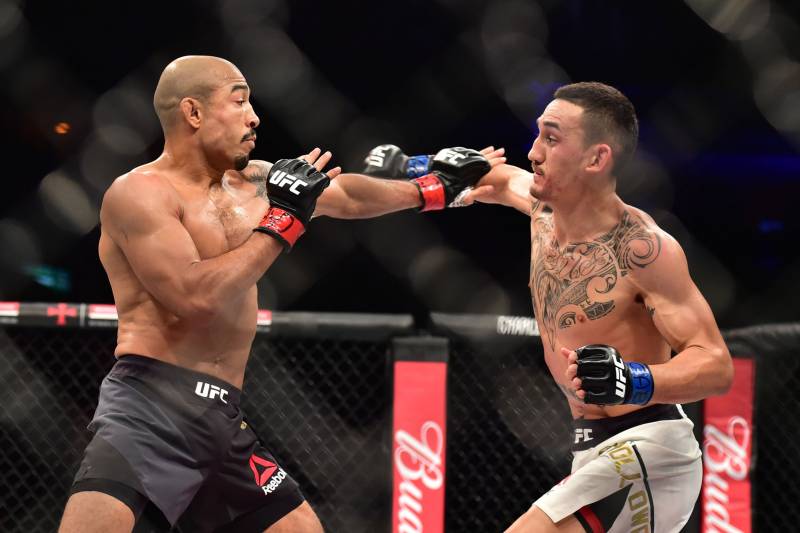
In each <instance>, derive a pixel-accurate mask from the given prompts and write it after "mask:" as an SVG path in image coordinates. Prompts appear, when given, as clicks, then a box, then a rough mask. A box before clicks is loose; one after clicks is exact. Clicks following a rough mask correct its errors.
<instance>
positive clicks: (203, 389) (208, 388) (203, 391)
mask: <svg viewBox="0 0 800 533" xmlns="http://www.w3.org/2000/svg"><path fill="white" fill-rule="evenodd" d="M194 393H195V394H197V395H198V396H200V397H201V398H208V399H209V400H213V399H214V398H216V397H217V396H219V401H221V402H222V403H228V401H227V400H226V399H225V396H227V395H228V391H226V390H225V389H221V388H219V387H217V386H216V385H209V384H208V383H205V382H202V381H198V382H197V386H196V387H195V388H194Z"/></svg>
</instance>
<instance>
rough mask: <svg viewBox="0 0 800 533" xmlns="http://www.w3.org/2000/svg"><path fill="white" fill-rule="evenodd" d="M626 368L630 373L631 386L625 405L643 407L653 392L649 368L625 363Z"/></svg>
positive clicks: (639, 364) (643, 365) (640, 364)
mask: <svg viewBox="0 0 800 533" xmlns="http://www.w3.org/2000/svg"><path fill="white" fill-rule="evenodd" d="M626 366H627V367H628V370H629V371H630V377H631V382H630V383H631V386H630V389H629V397H628V398H626V399H625V403H632V404H636V405H644V404H646V403H647V402H649V401H650V399H651V398H652V397H653V391H654V387H653V375H652V374H651V373H650V367H649V366H647V365H646V364H644V363H627V365H626Z"/></svg>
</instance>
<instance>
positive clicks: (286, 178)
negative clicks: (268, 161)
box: [269, 170, 308, 195]
mask: <svg viewBox="0 0 800 533" xmlns="http://www.w3.org/2000/svg"><path fill="white" fill-rule="evenodd" d="M269 182H270V183H272V184H273V185H277V186H278V187H280V188H284V187H285V186H286V185H289V184H291V187H289V190H290V191H291V192H292V193H294V194H298V195H299V194H300V191H299V190H297V187H301V186H302V187H308V183H306V182H305V181H303V180H299V179H297V178H295V177H293V176H290V175H289V174H287V173H286V172H284V171H283V170H279V171H277V172H275V173H274V174H273V175H272V176H270V177H269Z"/></svg>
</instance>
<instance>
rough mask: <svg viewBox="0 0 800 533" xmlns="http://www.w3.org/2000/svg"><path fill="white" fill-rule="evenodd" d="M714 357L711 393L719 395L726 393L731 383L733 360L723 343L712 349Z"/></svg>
mask: <svg viewBox="0 0 800 533" xmlns="http://www.w3.org/2000/svg"><path fill="white" fill-rule="evenodd" d="M712 355H713V358H714V367H715V369H714V374H715V376H716V379H715V380H714V390H713V392H712V395H714V396H720V395H723V394H726V393H727V392H728V391H729V390H730V388H731V385H733V361H732V360H731V354H730V353H729V352H728V349H727V348H726V347H725V346H724V345H723V346H719V347H716V348H714V349H713V350H712Z"/></svg>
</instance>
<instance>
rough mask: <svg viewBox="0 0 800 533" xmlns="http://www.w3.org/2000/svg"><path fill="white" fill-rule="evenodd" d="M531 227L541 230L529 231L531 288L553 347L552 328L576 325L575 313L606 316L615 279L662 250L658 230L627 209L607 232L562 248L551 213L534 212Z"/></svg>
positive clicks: (609, 310)
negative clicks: (539, 215)
mask: <svg viewBox="0 0 800 533" xmlns="http://www.w3.org/2000/svg"><path fill="white" fill-rule="evenodd" d="M534 227H535V228H536V229H537V230H539V231H535V232H534V234H533V236H532V246H533V248H534V253H533V255H532V262H531V280H530V282H531V292H532V293H533V302H534V311H535V313H536V315H537V316H538V318H539V321H540V323H541V324H542V326H544V327H543V330H544V333H545V335H546V336H547V338H548V340H549V342H550V347H551V349H555V331H556V329H566V328H569V327H571V326H574V325H575V324H576V321H577V320H578V318H579V313H580V315H583V316H585V317H586V318H588V319H589V320H597V319H599V318H602V317H604V316H606V315H608V314H609V313H610V312H611V311H612V310H613V309H614V306H615V303H614V299H613V298H610V297H608V294H609V293H610V292H611V290H612V289H613V288H614V287H615V286H616V284H617V282H618V281H619V279H620V278H622V277H624V276H627V275H628V274H629V273H630V272H631V271H632V270H633V269H634V268H646V267H647V266H648V265H650V264H651V263H652V262H653V261H655V260H656V258H657V257H658V255H659V254H660V253H661V239H660V237H659V235H658V233H656V232H653V231H651V230H649V229H648V228H647V227H646V226H645V224H644V222H643V221H642V220H641V219H639V218H638V217H635V216H631V215H630V214H629V213H628V212H625V213H624V214H623V216H622V219H621V220H620V222H619V224H617V225H616V226H614V227H613V228H612V229H611V230H610V231H609V232H608V233H606V234H605V235H602V236H600V237H598V238H597V239H594V240H592V241H588V242H580V243H575V244H568V245H567V246H566V247H565V248H563V249H562V248H561V247H560V246H559V244H558V242H557V241H556V238H555V235H554V232H553V223H552V219H551V218H550V217H547V216H541V217H537V218H536V219H535V221H534ZM651 312H652V311H651Z"/></svg>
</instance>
